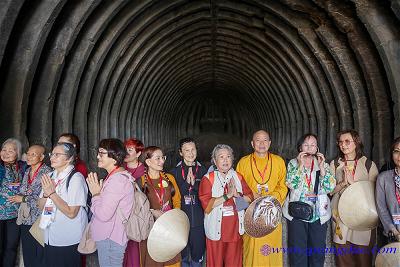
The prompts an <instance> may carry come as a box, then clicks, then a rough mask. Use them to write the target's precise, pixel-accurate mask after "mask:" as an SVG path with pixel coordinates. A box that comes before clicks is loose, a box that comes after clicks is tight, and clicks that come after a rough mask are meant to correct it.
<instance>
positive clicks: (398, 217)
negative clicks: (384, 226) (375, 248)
mask: <svg viewBox="0 0 400 267" xmlns="http://www.w3.org/2000/svg"><path fill="white" fill-rule="evenodd" d="M392 219H393V223H394V224H396V225H400V214H393V215H392Z"/></svg>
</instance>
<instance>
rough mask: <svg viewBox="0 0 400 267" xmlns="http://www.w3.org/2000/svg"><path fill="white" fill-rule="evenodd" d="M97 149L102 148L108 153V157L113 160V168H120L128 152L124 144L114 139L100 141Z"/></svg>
mask: <svg viewBox="0 0 400 267" xmlns="http://www.w3.org/2000/svg"><path fill="white" fill-rule="evenodd" d="M99 148H104V149H105V150H107V152H108V154H107V155H108V157H110V158H112V159H115V161H116V163H115V166H118V167H121V166H122V165H123V164H124V159H125V157H126V155H127V154H128V152H126V148H125V145H124V143H123V142H122V141H121V140H119V139H116V138H109V139H103V140H101V141H100V144H99Z"/></svg>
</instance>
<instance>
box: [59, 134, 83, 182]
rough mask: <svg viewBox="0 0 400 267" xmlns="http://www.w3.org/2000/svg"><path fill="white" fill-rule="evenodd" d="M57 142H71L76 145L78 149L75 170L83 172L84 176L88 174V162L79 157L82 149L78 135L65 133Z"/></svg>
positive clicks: (76, 149)
mask: <svg viewBox="0 0 400 267" xmlns="http://www.w3.org/2000/svg"><path fill="white" fill-rule="evenodd" d="M57 143H70V144H72V145H73V146H74V147H75V151H76V159H75V170H76V171H77V172H80V173H82V175H83V176H84V177H87V176H88V170H87V167H86V164H85V162H84V161H83V160H81V159H80V157H79V152H80V151H81V142H80V141H79V138H78V136H76V135H75V134H73V133H63V134H61V135H60V137H59V138H58V142H57Z"/></svg>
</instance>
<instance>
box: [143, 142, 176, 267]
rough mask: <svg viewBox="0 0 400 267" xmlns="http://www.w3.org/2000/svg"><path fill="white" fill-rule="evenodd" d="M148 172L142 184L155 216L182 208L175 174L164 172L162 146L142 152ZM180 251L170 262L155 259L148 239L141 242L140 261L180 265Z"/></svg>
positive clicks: (148, 264)
mask: <svg viewBox="0 0 400 267" xmlns="http://www.w3.org/2000/svg"><path fill="white" fill-rule="evenodd" d="M142 159H143V163H144V165H145V167H146V172H145V174H144V175H143V176H142V178H141V185H142V188H143V191H144V193H145V194H146V195H147V197H148V199H149V202H150V208H151V209H152V212H153V215H154V217H156V218H158V217H160V216H161V215H162V214H163V213H164V212H166V211H168V210H171V209H175V208H178V209H180V208H181V194H180V192H179V188H178V185H177V184H176V181H175V178H174V176H172V175H171V174H168V173H165V172H163V168H164V163H165V159H166V157H165V156H164V154H163V151H162V150H161V148H159V147H156V146H149V147H147V148H145V149H144V151H143V154H142ZM180 258H181V257H180V253H179V254H178V255H176V256H175V257H174V258H173V259H171V260H169V261H168V262H163V263H160V262H156V261H154V260H153V259H152V258H151V256H150V255H149V253H148V251H147V240H144V241H143V242H141V243H140V261H141V263H142V266H170V265H173V266H180Z"/></svg>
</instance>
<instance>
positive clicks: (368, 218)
mask: <svg viewBox="0 0 400 267" xmlns="http://www.w3.org/2000/svg"><path fill="white" fill-rule="evenodd" d="M338 211H339V217H340V219H341V220H342V222H343V224H344V225H346V226H347V227H349V228H350V229H353V230H357V231H367V230H371V229H374V228H375V227H377V225H378V221H379V218H378V212H377V211H376V205H375V183H374V182H371V181H359V182H355V183H354V184H352V185H350V186H349V187H348V188H346V190H344V192H343V194H342V195H341V196H340V199H339V205H338Z"/></svg>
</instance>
